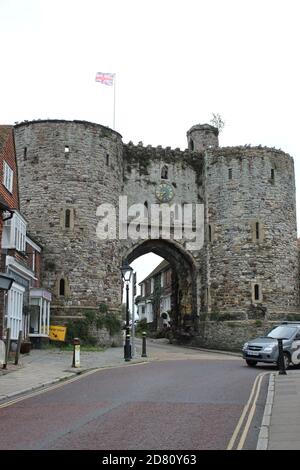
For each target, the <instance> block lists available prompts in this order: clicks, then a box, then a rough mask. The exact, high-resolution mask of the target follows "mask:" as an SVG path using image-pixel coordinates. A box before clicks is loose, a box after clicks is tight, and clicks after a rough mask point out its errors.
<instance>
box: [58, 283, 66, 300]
mask: <svg viewBox="0 0 300 470" xmlns="http://www.w3.org/2000/svg"><path fill="white" fill-rule="evenodd" d="M65 294H66V281H65V280H64V279H61V280H60V281H59V295H62V296H64V295H65Z"/></svg>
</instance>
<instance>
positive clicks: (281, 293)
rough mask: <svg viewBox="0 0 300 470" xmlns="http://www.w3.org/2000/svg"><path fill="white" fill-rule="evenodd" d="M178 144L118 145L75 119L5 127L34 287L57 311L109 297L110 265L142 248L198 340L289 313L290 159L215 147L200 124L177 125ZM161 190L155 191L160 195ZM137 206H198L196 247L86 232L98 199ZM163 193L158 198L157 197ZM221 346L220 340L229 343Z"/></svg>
mask: <svg viewBox="0 0 300 470" xmlns="http://www.w3.org/2000/svg"><path fill="white" fill-rule="evenodd" d="M187 140H188V149H187V150H185V151H181V150H179V149H175V150H173V149H171V148H169V147H167V148H162V147H156V148H154V147H151V146H147V147H144V146H143V144H142V143H140V144H139V145H137V146H135V145H133V144H131V143H130V144H127V145H125V144H123V142H122V138H121V136H120V135H119V134H118V133H117V132H115V131H112V130H111V129H108V128H106V127H103V126H101V125H98V124H92V123H88V122H82V121H61V120H47V121H33V122H24V123H21V124H18V125H17V126H16V127H15V142H16V152H17V161H18V172H19V184H20V203H21V210H22V212H23V213H24V215H25V216H26V217H27V219H28V222H29V230H30V233H31V235H32V236H33V237H35V238H36V239H37V241H39V242H40V243H41V244H42V245H43V246H44V253H43V258H44V267H43V268H44V269H43V272H44V280H43V282H44V285H45V286H47V287H48V288H49V289H51V291H52V292H53V295H54V301H53V305H52V315H53V316H54V317H56V318H61V320H63V319H64V318H67V317H70V316H71V317H73V316H76V315H78V314H80V312H81V310H82V309H83V308H86V307H89V308H95V307H96V306H98V305H99V303H101V302H106V303H107V304H108V305H109V307H110V308H112V309H117V308H118V307H119V305H120V302H121V279H120V271H119V267H120V265H121V263H122V259H124V258H127V259H128V261H130V262H131V261H132V260H133V259H135V258H137V257H138V256H140V255H142V254H144V253H147V252H149V251H152V252H155V253H157V254H159V255H161V256H163V257H164V258H165V259H167V260H168V261H169V262H170V264H171V266H172V268H173V272H174V280H173V281H174V283H173V287H174V296H173V297H174V299H173V305H174V309H175V311H176V314H175V318H176V321H177V324H178V328H181V329H184V328H185V326H186V325H189V326H191V325H192V326H193V327H194V330H195V332H196V334H197V335H198V338H200V342H201V344H204V345H211V346H213V345H214V344H216V343H217V344H218V346H220V345H222V347H226V344H227V342H228V341H232V338H233V337H234V338H236V337H237V338H238V340H236V341H237V342H238V341H240V342H241V341H242V340H243V338H244V337H245V338H247V337H248V335H249V329H251V328H259V327H260V326H262V327H263V326H265V325H266V322H269V321H273V320H274V321H275V320H278V319H282V318H284V317H286V316H287V315H290V317H291V316H293V318H296V317H297V315H298V313H299V285H298V278H299V276H298V273H299V269H298V252H297V242H296V239H297V232H296V207H295V179H294V167H293V159H292V158H291V157H290V156H289V155H287V154H286V153H284V152H282V151H280V150H275V149H270V148H266V147H260V146H259V147H250V146H239V147H226V148H220V147H219V144H218V130H217V129H216V128H215V127H213V126H210V125H208V124H204V125H196V126H193V127H192V128H191V129H190V130H189V131H188V133H187ZM164 192H165V193H164ZM121 195H123V196H124V195H125V196H127V198H128V205H132V204H137V203H140V204H143V205H144V206H145V207H146V208H147V209H148V208H149V207H151V205H152V204H157V203H160V202H164V203H167V204H169V205H171V204H187V203H191V204H202V205H203V207H204V229H205V230H204V232H205V236H204V244H203V246H202V247H201V248H200V249H198V250H189V249H188V248H187V246H188V244H187V240H186V239H185V238H184V237H183V238H182V240H175V239H174V237H173V235H172V234H171V235H170V239H169V240H165V239H163V238H162V237H161V236H158V237H157V238H156V239H151V240H146V241H145V240H133V241H132V240H128V239H123V240H122V239H119V237H116V238H115V239H107V240H99V238H98V237H97V235H96V228H97V223H98V217H97V208H98V207H99V205H100V204H104V203H107V204H111V205H113V206H116V207H117V206H118V201H119V196H121ZM162 196H163V197H162ZM231 347H232V345H231Z"/></svg>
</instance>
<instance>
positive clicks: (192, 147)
mask: <svg viewBox="0 0 300 470" xmlns="http://www.w3.org/2000/svg"><path fill="white" fill-rule="evenodd" d="M189 149H190V150H191V151H192V152H193V151H194V141H193V139H190V141H189Z"/></svg>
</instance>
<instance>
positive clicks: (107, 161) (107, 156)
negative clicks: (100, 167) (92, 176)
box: [106, 153, 109, 166]
mask: <svg viewBox="0 0 300 470" xmlns="http://www.w3.org/2000/svg"><path fill="white" fill-rule="evenodd" d="M106 165H107V166H108V165H109V155H108V153H107V154H106Z"/></svg>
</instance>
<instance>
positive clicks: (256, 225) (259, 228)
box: [251, 220, 264, 242]
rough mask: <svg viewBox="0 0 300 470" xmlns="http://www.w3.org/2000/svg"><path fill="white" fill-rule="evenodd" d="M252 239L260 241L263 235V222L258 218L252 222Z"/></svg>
mask: <svg viewBox="0 0 300 470" xmlns="http://www.w3.org/2000/svg"><path fill="white" fill-rule="evenodd" d="M251 225H252V241H253V242H261V241H262V240H263V237H264V230H263V224H262V223H261V222H259V221H258V220H255V221H253V222H252V224H251Z"/></svg>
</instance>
